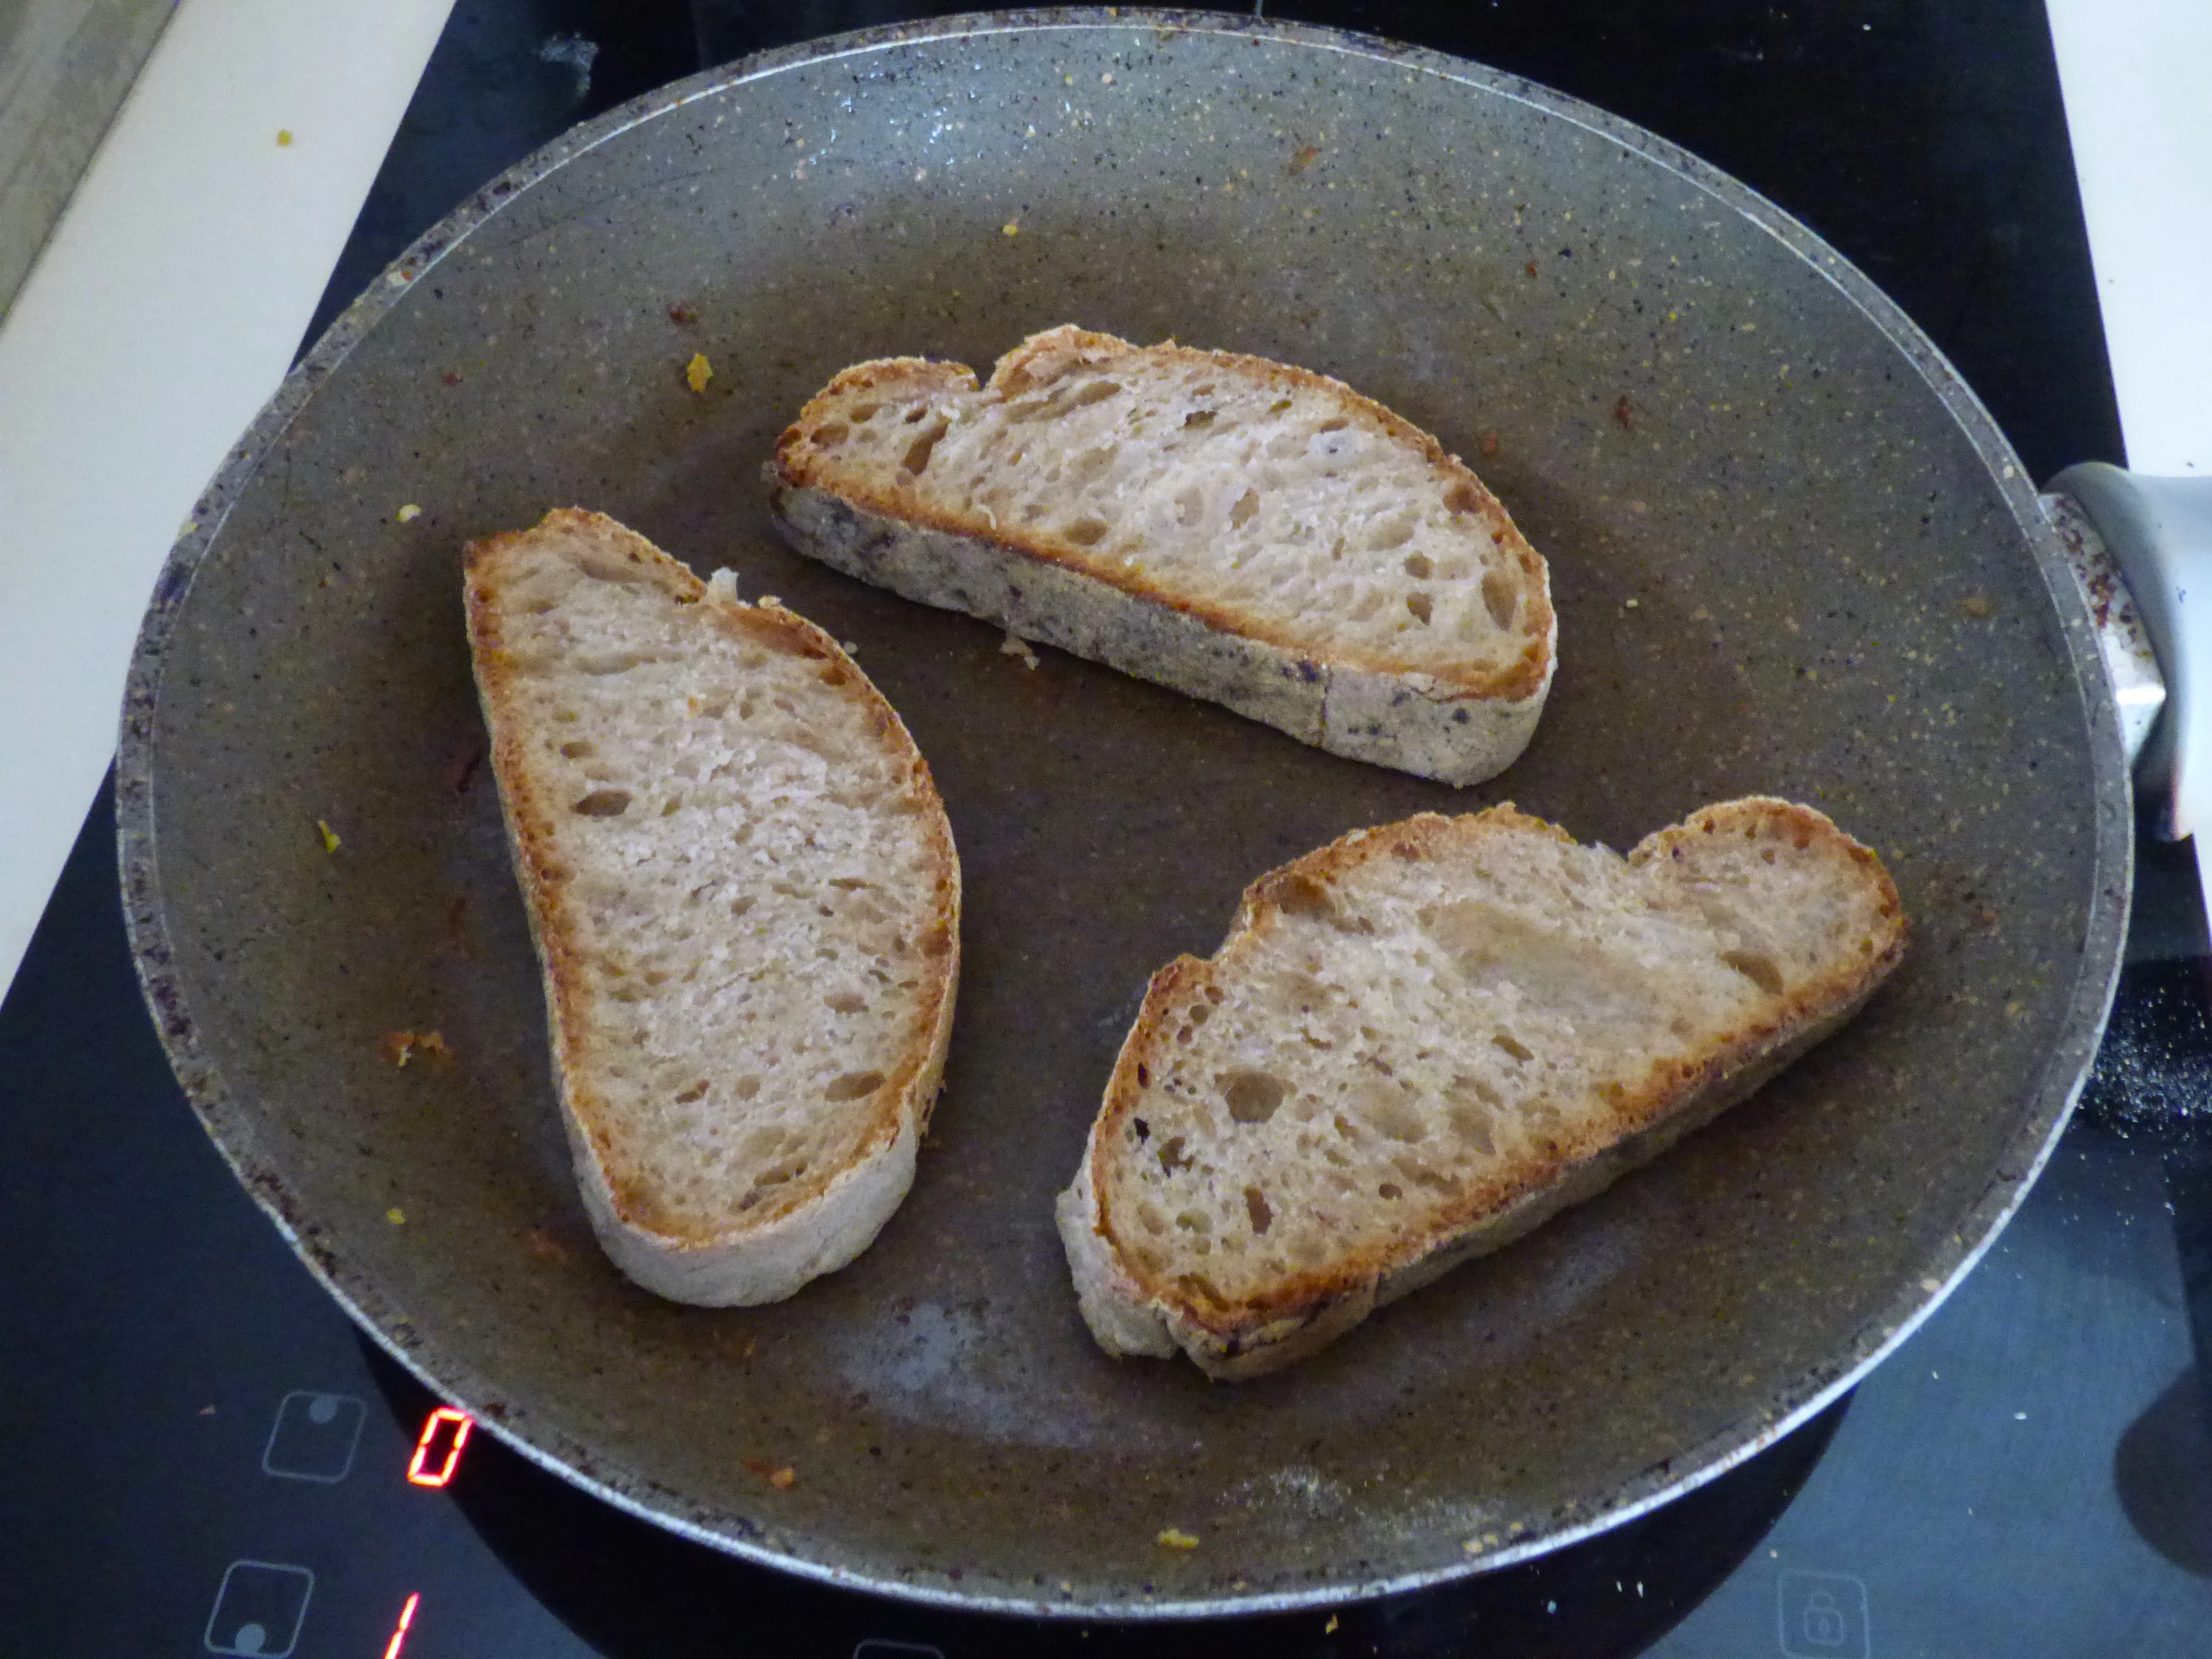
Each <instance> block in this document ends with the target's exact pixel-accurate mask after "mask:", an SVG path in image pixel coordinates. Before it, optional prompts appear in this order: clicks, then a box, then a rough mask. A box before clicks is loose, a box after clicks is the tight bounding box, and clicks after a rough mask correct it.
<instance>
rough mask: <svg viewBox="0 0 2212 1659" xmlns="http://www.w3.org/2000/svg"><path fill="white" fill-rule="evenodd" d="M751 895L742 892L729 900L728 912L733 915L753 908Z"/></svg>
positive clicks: (738, 914)
mask: <svg viewBox="0 0 2212 1659" xmlns="http://www.w3.org/2000/svg"><path fill="white" fill-rule="evenodd" d="M753 902H754V900H753V896H752V895H751V894H750V893H742V894H740V895H738V896H737V897H736V898H733V899H732V900H731V901H730V914H731V915H733V916H741V915H744V913H745V912H746V911H748V910H750V909H751V908H753Z"/></svg>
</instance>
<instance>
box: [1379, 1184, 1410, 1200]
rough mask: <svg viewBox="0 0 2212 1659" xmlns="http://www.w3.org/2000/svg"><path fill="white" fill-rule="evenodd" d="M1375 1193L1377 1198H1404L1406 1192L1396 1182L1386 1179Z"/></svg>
mask: <svg viewBox="0 0 2212 1659" xmlns="http://www.w3.org/2000/svg"><path fill="white" fill-rule="evenodd" d="M1375 1195H1376V1197H1377V1198H1403V1197H1405V1195H1406V1192H1405V1188H1402V1187H1401V1186H1399V1185H1398V1183H1397V1182H1395V1181H1386V1182H1383V1184H1382V1185H1381V1186H1380V1187H1377V1188H1376V1189H1375Z"/></svg>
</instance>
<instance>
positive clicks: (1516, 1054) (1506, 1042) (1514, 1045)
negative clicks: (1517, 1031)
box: [1490, 1031, 1536, 1062]
mask: <svg viewBox="0 0 2212 1659" xmlns="http://www.w3.org/2000/svg"><path fill="white" fill-rule="evenodd" d="M1490 1042H1491V1046H1492V1047H1493V1048H1499V1049H1503V1050H1504V1052H1505V1053H1506V1054H1510V1055H1511V1056H1512V1057H1513V1058H1514V1059H1516V1060H1521V1061H1523V1062H1526V1061H1528V1060H1534V1059H1535V1058H1536V1056H1535V1054H1534V1051H1533V1050H1531V1049H1529V1048H1526V1047H1524V1046H1523V1045H1522V1043H1521V1042H1519V1041H1518V1040H1517V1039H1516V1037H1515V1036H1514V1035H1513V1033H1512V1032H1510V1031H1499V1032H1498V1033H1497V1034H1496V1035H1494V1036H1492V1038H1491V1039H1490Z"/></svg>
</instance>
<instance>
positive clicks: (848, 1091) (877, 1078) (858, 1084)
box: [822, 1072, 884, 1100]
mask: <svg viewBox="0 0 2212 1659" xmlns="http://www.w3.org/2000/svg"><path fill="white" fill-rule="evenodd" d="M883 1086H884V1074H883V1073H881V1072H848V1073H845V1074H844V1076H842V1077H841V1078H836V1079H832V1080H831V1082H830V1084H829V1087H828V1088H826V1089H824V1090H823V1091H822V1098H823V1099H824V1100H858V1099H860V1097H862V1096H863V1095H872V1094H873V1093H875V1091H877V1090H878V1089H880V1088H882V1087H883Z"/></svg>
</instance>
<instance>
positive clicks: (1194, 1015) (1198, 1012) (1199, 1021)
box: [1189, 1002, 1213, 1025]
mask: <svg viewBox="0 0 2212 1659" xmlns="http://www.w3.org/2000/svg"><path fill="white" fill-rule="evenodd" d="M1189 1018H1190V1023H1191V1024H1193V1025H1203V1024H1206V1021H1207V1020H1209V1019H1212V1018H1213V1005H1212V1003H1210V1002H1194V1003H1193V1004H1192V1005H1191V1009H1190V1015H1189Z"/></svg>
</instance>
